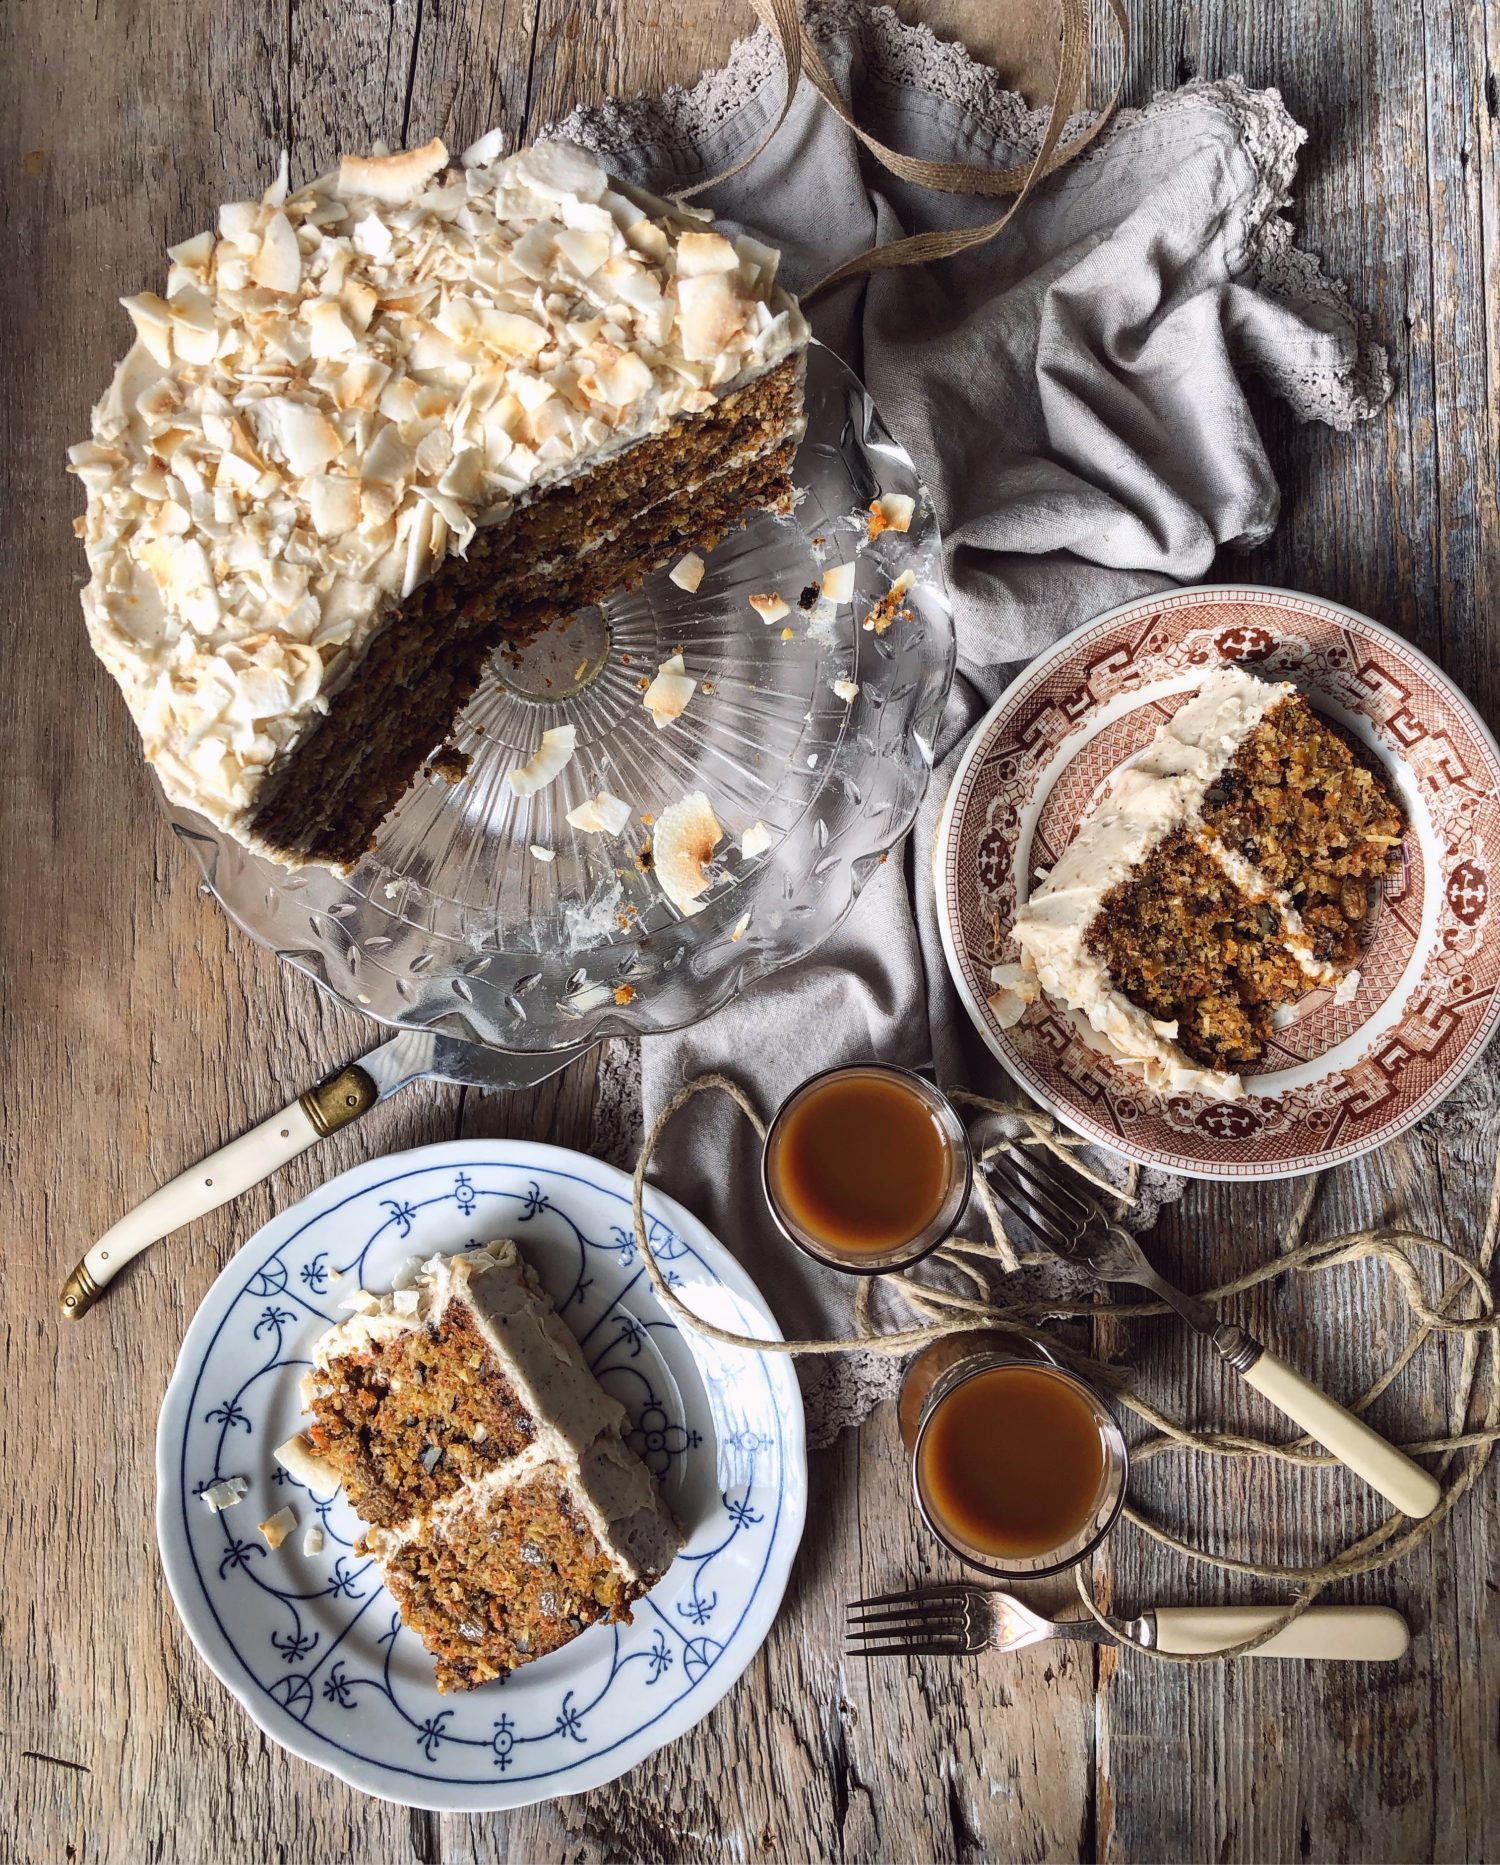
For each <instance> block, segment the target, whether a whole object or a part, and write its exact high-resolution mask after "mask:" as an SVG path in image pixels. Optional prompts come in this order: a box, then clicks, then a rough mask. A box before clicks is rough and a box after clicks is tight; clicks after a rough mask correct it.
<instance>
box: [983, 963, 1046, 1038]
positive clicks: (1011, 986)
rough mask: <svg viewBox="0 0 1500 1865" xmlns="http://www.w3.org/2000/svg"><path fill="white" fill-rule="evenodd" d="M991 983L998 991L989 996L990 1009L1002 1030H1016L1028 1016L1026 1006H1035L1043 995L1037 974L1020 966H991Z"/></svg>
mask: <svg viewBox="0 0 1500 1865" xmlns="http://www.w3.org/2000/svg"><path fill="white" fill-rule="evenodd" d="M990 983H991V984H993V985H995V986H996V987H997V989H995V990H994V991H992V992H991V994H990V996H989V999H988V1003H989V1007H990V1009H991V1011H992V1012H993V1013H994V1017H995V1021H996V1022H997V1023H998V1024H999V1025H1000V1027H1001V1029H1002V1030H1009V1029H1012V1028H1014V1026H1015V1025H1016V1024H1017V1023H1019V1022H1020V1021H1021V1018H1022V1017H1023V1016H1024V1015H1025V1014H1026V1006H1027V1005H1028V1004H1034V1003H1035V1002H1036V1001H1037V999H1038V998H1039V997H1040V996H1041V994H1042V986H1041V980H1040V979H1039V978H1038V977H1037V975H1036V973H1035V972H1032V971H1025V970H1023V969H1022V967H1021V966H1019V965H993V966H991V968H990Z"/></svg>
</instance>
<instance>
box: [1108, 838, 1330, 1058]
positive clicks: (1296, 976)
mask: <svg viewBox="0 0 1500 1865" xmlns="http://www.w3.org/2000/svg"><path fill="white" fill-rule="evenodd" d="M1088 943H1089V950H1090V951H1091V952H1093V953H1095V954H1097V956H1098V957H1099V958H1100V959H1101V960H1102V961H1103V963H1104V965H1105V966H1106V968H1107V969H1108V972H1109V975H1110V978H1111V979H1112V980H1113V982H1114V985H1115V988H1116V989H1117V990H1119V991H1121V992H1123V993H1124V995H1125V996H1126V997H1128V998H1129V999H1130V1001H1131V1002H1132V1003H1133V1004H1137V1005H1139V1006H1140V1007H1141V1008H1142V1009H1143V1010H1145V1011H1147V1012H1148V1013H1149V1014H1150V1015H1151V1016H1153V1017H1155V1018H1157V1019H1159V1020H1160V1021H1161V1022H1164V1023H1174V1024H1175V1025H1176V1036H1175V1039H1174V1040H1175V1041H1176V1044H1177V1046H1178V1048H1180V1049H1181V1050H1182V1052H1183V1054H1184V1055H1186V1056H1187V1057H1188V1058H1189V1059H1190V1060H1191V1061H1193V1062H1195V1063H1198V1064H1199V1065H1200V1066H1202V1067H1204V1068H1208V1069H1215V1070H1223V1071H1226V1072H1228V1071H1233V1070H1236V1069H1239V1068H1242V1067H1245V1066H1246V1065H1248V1064H1250V1063H1253V1062H1255V1061H1257V1060H1258V1059H1259V1057H1260V1054H1261V1050H1262V1047H1263V1045H1264V1043H1265V1039H1266V1038H1267V1037H1268V1036H1269V1035H1270V1033H1271V1015H1272V1012H1273V1011H1274V1010H1275V1009H1276V1007H1277V1006H1278V1005H1279V1004H1283V1003H1287V1002H1289V1001H1291V1000H1293V999H1295V998H1298V997H1300V996H1301V995H1302V993H1303V992H1304V991H1305V990H1306V989H1307V979H1306V976H1305V974H1304V972H1303V969H1302V967H1301V965H1300V964H1299V963H1298V962H1297V959H1296V957H1295V956H1294V955H1293V953H1292V952H1291V951H1290V950H1288V947H1287V945H1286V942H1285V939H1284V936H1283V930H1282V924H1281V916H1280V914H1279V912H1278V911H1277V909H1276V907H1275V905H1274V904H1273V903H1272V902H1270V901H1269V900H1267V899H1265V898H1261V899H1259V900H1256V899H1254V898H1252V897H1251V896H1250V895H1249V894H1247V893H1246V892H1245V891H1244V890H1243V889H1242V888H1241V887H1239V886H1238V885H1237V884H1236V883H1235V882H1234V881H1233V880H1231V878H1230V877H1229V875H1227V874H1226V873H1225V872H1224V869H1223V868H1222V867H1221V866H1220V864H1219V863H1218V862H1217V861H1216V860H1215V859H1214V857H1213V854H1212V852H1211V851H1210V850H1209V849H1207V848H1204V847H1203V846H1201V845H1200V843H1199V842H1198V840H1197V838H1196V837H1195V836H1194V835H1193V834H1192V833H1191V831H1189V830H1185V829H1178V830H1174V831H1173V833H1172V834H1171V835H1169V836H1167V837H1166V838H1165V839H1164V840H1163V841H1161V842H1159V843H1158V844H1157V846H1156V847H1155V848H1154V849H1153V850H1152V851H1151V853H1150V854H1149V855H1148V856H1147V857H1146V859H1145V861H1144V862H1143V863H1142V864H1141V867H1140V869H1139V870H1138V871H1137V872H1136V873H1134V874H1132V875H1131V876H1130V877H1129V879H1127V880H1124V881H1122V882H1121V883H1120V884H1119V886H1118V887H1114V888H1111V889H1110V891H1109V893H1107V894H1106V895H1105V897H1104V900H1103V903H1102V905H1101V907H1100V910H1099V912H1098V914H1097V915H1096V917H1095V919H1094V921H1093V923H1092V924H1091V926H1090V927H1089V934H1088Z"/></svg>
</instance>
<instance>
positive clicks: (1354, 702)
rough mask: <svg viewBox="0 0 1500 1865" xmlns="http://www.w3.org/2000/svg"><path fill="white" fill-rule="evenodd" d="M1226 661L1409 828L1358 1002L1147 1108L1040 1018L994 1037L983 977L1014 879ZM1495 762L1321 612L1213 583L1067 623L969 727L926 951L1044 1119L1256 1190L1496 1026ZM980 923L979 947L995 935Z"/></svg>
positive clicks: (1064, 1026) (1365, 1128) (1406, 1102)
mask: <svg viewBox="0 0 1500 1865" xmlns="http://www.w3.org/2000/svg"><path fill="white" fill-rule="evenodd" d="M1227 659H1233V660H1241V661H1246V662H1249V663H1251V664H1253V665H1256V666H1257V667H1263V668H1264V670H1265V671H1266V673H1267V676H1268V677H1271V678H1292V679H1294V680H1296V681H1297V683H1298V684H1299V685H1300V686H1301V687H1302V689H1303V690H1304V691H1305V692H1306V693H1307V694H1308V696H1309V698H1310V699H1311V700H1312V701H1313V702H1314V704H1315V705H1317V706H1318V707H1319V708H1320V709H1321V710H1323V711H1324V712H1325V713H1326V714H1328V715H1329V716H1331V717H1332V718H1334V719H1335V720H1336V721H1337V722H1339V723H1340V724H1341V725H1343V726H1344V727H1345V728H1346V729H1347V730H1349V731H1350V732H1352V733H1353V734H1354V735H1355V736H1357V737H1358V738H1359V739H1360V740H1362V742H1363V743H1364V744H1365V745H1366V746H1367V747H1368V748H1369V749H1370V750H1371V751H1372V752H1373V753H1374V754H1375V755H1376V756H1377V757H1378V758H1380V759H1381V760H1382V762H1383V764H1384V766H1385V768H1386V771H1387V774H1388V775H1389V777H1390V778H1391V780H1392V782H1393V784H1394V785H1395V787H1396V789H1397V790H1398V791H1399V793H1400V795H1401V797H1402V801H1403V803H1404V805H1405V807H1406V810H1407V813H1408V817H1409V819H1410V823H1411V832H1410V833H1409V835H1408V837H1407V848H1406V852H1405V859H1404V865H1403V871H1402V874H1401V875H1400V876H1399V877H1398V878H1397V879H1396V881H1394V882H1393V883H1392V886H1391V888H1390V889H1389V890H1388V892H1387V895H1386V897H1384V898H1383V899H1382V901H1381V903H1380V907H1379V909H1378V911H1377V914H1376V918H1375V926H1374V932H1373V935H1372V938H1371V942H1370V945H1369V948H1368V950H1367V952H1366V955H1365V962H1364V964H1363V965H1362V968H1361V969H1362V981H1361V986H1360V990H1359V993H1358V996H1357V997H1356V998H1355V1000H1354V1001H1353V1003H1352V1004H1351V1005H1348V1006H1344V1007H1338V1006H1335V1005H1334V1004H1333V1003H1332V1001H1331V999H1330V998H1329V997H1328V994H1327V993H1314V994H1312V997H1311V998H1310V999H1309V1000H1307V1003H1306V1004H1305V1005H1304V1006H1299V1007H1298V1011H1297V1015H1296V1019H1295V1021H1294V1023H1293V1025H1292V1026H1291V1027H1290V1028H1289V1029H1288V1030H1287V1031H1286V1032H1281V1033H1278V1041H1277V1051H1278V1053H1277V1055H1276V1057H1275V1066H1274V1067H1271V1068H1268V1069H1263V1070H1261V1071H1260V1072H1259V1073H1258V1074H1250V1075H1247V1078H1246V1094H1245V1097H1244V1099H1243V1100H1239V1101H1231V1102H1210V1101H1206V1100H1203V1099H1201V1098H1198V1097H1194V1096H1163V1095H1158V1094H1156V1093H1153V1092H1152V1091H1151V1090H1149V1089H1147V1088H1146V1087H1145V1086H1144V1085H1143V1084H1141V1083H1140V1082H1139V1081H1137V1080H1136V1079H1135V1078H1134V1077H1133V1076H1131V1075H1129V1074H1128V1073H1127V1072H1126V1071H1125V1070H1123V1069H1120V1068H1117V1067H1115V1066H1114V1065H1113V1064H1111V1063H1109V1062H1107V1061H1106V1060H1104V1058H1103V1057H1101V1056H1098V1055H1097V1054H1095V1053H1094V1052H1093V1051H1091V1050H1089V1049H1088V1048H1087V1046H1086V1045H1085V1044H1084V1043H1083V1042H1082V1041H1081V1039H1080V1038H1079V1037H1078V1035H1077V1034H1076V1032H1075V1031H1074V1030H1073V1029H1072V1027H1071V1026H1070V1024H1069V1023H1068V1021H1067V1019H1066V1017H1065V1016H1064V1015H1063V1014H1062V1013H1060V1012H1059V1011H1057V1010H1056V1009H1055V1008H1054V1007H1052V1006H1050V1005H1048V1004H1046V1003H1045V1002H1043V1003H1042V1004H1038V1005H1033V1006H1032V1007H1031V1008H1030V1009H1028V1010H1027V1012H1026V1014H1025V1016H1024V1017H1023V1018H1022V1019H1021V1021H1020V1023H1019V1024H1017V1025H1016V1026H1015V1027H1014V1028H1013V1029H1009V1030H1007V1029H1002V1028H1001V1027H1000V1025H999V1023H998V1022H997V1020H996V1018H995V1016H994V1014H993V1012H992V1011H991V1010H990V1009H989V1006H988V1004H987V1002H986V999H987V997H988V995H989V990H990V988H991V987H990V983H989V967H990V965H991V964H992V963H995V962H997V960H999V959H1003V958H1013V957H1014V956H1015V949H1014V946H1013V945H1010V944H1009V941H1008V927H1009V923H1010V918H1011V916H1012V915H1013V913H1014V908H1015V905H1016V903H1017V901H1018V899H1020V898H1022V897H1024V895H1023V890H1024V889H1025V888H1027V887H1029V884H1030V876H1031V873H1032V870H1033V868H1035V867H1037V866H1043V867H1044V866H1046V865H1049V864H1050V862H1051V861H1053V860H1055V859H1056V856H1057V854H1058V853H1059V852H1060V850H1061V848H1062V847H1064V846H1066V842H1067V840H1068V839H1069V836H1070V834H1071V833H1072V832H1073V831H1075V830H1076V827H1077V824H1078V821H1079V820H1080V818H1081V816H1082V814H1083V813H1084V812H1085V811H1086V809H1087V808H1088V806H1089V804H1090V803H1091V802H1092V800H1093V798H1094V797H1095V796H1097V794H1098V791H1099V789H1100V788H1101V787H1102V785H1103V783H1104V781H1105V780H1106V779H1107V777H1108V776H1109V775H1110V773H1111V772H1112V771H1113V770H1114V769H1116V768H1118V766H1119V764H1121V763H1123V762H1124V761H1125V760H1126V759H1127V758H1128V757H1130V756H1132V755H1134V753H1135V751H1136V750H1138V749H1139V748H1140V746H1141V745H1143V744H1144V743H1145V742H1147V741H1148V740H1149V738H1150V737H1151V735H1152V733H1153V732H1154V729H1155V726H1156V725H1157V724H1159V723H1160V722H1161V721H1162V720H1163V719H1165V718H1167V717H1169V716H1170V713H1171V711H1172V710H1173V709H1174V707H1175V705H1176V704H1178V703H1180V699H1181V696H1182V695H1184V694H1185V693H1187V692H1190V691H1192V690H1194V688H1195V687H1196V686H1197V685H1198V684H1199V683H1200V682H1201V679H1202V677H1203V675H1204V673H1206V672H1207V671H1208V669H1209V668H1210V667H1211V666H1213V665H1214V664H1216V662H1218V661H1223V660H1227ZM1497 849H1500V748H1497V746H1496V743H1495V739H1494V737H1493V735H1492V734H1491V732H1490V730H1489V728H1488V727H1487V726H1486V724H1485V722H1484V721H1483V719H1481V717H1480V716H1479V714H1478V712H1477V711H1476V710H1475V708H1474V706H1473V705H1472V704H1471V703H1470V701H1469V700H1468V699H1467V698H1465V696H1464V695H1463V694H1462V693H1461V692H1460V691H1459V690H1458V688H1457V687H1456V686H1455V685H1454V684H1453V682H1452V680H1451V679H1449V677H1448V675H1447V674H1446V673H1444V672H1443V670H1442V669H1441V668H1440V667H1438V666H1437V665H1436V664H1435V663H1434V662H1433V661H1432V660H1430V659H1429V658H1428V657H1427V655H1425V654H1423V653H1422V652H1421V650H1420V649H1419V648H1416V647H1413V646H1412V644H1411V643H1410V642H1408V641H1405V640H1403V639H1402V638H1401V637H1400V636H1399V635H1397V634H1395V633H1394V632H1393V631H1392V630H1391V629H1389V628H1387V627H1385V626H1383V625H1382V624H1381V623H1379V622H1376V621H1373V620H1372V619H1371V618H1370V617H1369V616H1366V615H1361V614H1360V613H1359V612H1358V611H1357V610H1354V609H1350V608H1346V607H1345V606H1344V605H1343V604H1342V603H1337V602H1330V601H1327V600H1325V599H1324V598H1322V597H1317V596H1307V595H1303V594H1301V593H1299V592H1298V591H1295V590H1288V589H1277V588H1271V587H1266V586H1260V585H1254V586H1252V585H1238V584H1212V585H1204V586H1202V587H1198V588H1194V589H1185V590H1174V591H1166V592H1161V593H1158V594H1157V595H1154V596H1146V597H1141V598H1139V599H1138V600H1136V601H1133V602H1128V603H1124V604H1122V605H1121V606H1120V607H1119V608H1116V609H1111V610H1108V611H1107V612H1106V613H1104V614H1102V615H1099V616H1096V617H1095V618H1094V619H1093V620H1092V621H1089V622H1085V623H1084V624H1083V626H1082V627H1080V628H1077V629H1075V630H1074V631H1073V632H1072V633H1071V634H1069V635H1066V636H1064V637H1063V639H1062V640H1061V641H1059V642H1058V643H1057V644H1056V646H1055V647H1053V648H1051V649H1049V650H1048V652H1047V653H1045V654H1043V655H1040V656H1039V657H1038V658H1037V659H1036V660H1034V661H1032V662H1031V663H1030V664H1029V665H1028V666H1027V667H1026V668H1025V670H1024V671H1023V672H1022V673H1021V674H1020V675H1019V676H1018V677H1017V679H1016V680H1014V681H1013V682H1012V683H1011V685H1010V686H1009V687H1008V688H1007V689H1006V691H1005V692H1004V693H1002V694H1001V696H1000V698H999V699H998V700H997V701H996V703H995V704H994V706H992V707H991V709H990V711H989V712H988V713H987V714H986V716H985V717H984V719H982V720H981V721H980V723H979V725H978V726H977V727H976V728H975V730H974V733H973V735H972V737H971V738H970V741H969V745H968V748H967V750H966V751H965V753H964V756H963V758H962V760H961V762H960V764H959V767H958V770H957V772H956V773H955V775H954V778H953V782H952V785H951V787H950V789H949V792H948V796H947V798H946V800H945V802H944V805H943V810H942V816H941V820H940V823H939V827H938V835H937V842H936V847H935V862H934V878H935V883H936V890H937V907H938V922H939V926H940V928H941V931H942V938H943V949H944V953H945V955H946V957H947V960H948V968H949V970H950V972H951V973H952V976H953V979H954V982H955V984H956V985H957V987H958V992H959V995H960V997H961V998H962V1000H963V1004H964V1008H965V1010H966V1011H967V1012H968V1014H969V1016H970V1018H971V1019H972V1021H973V1023H974V1025H975V1027H976V1028H977V1029H978V1031H979V1033H980V1035H981V1036H982V1037H983V1038H984V1040H985V1042H986V1043H987V1044H988V1046H989V1048H990V1049H991V1050H992V1051H993V1052H994V1054H995V1056H996V1057H997V1058H998V1059H999V1061H1000V1062H1001V1063H1002V1064H1003V1065H1004V1067H1005V1068H1006V1069H1007V1070H1008V1071H1009V1072H1010V1073H1011V1074H1012V1075H1013V1076H1014V1077H1015V1078H1016V1080H1017V1081H1018V1082H1020V1083H1021V1085H1022V1086H1023V1087H1024V1088H1025V1089H1026V1090H1027V1091H1028V1092H1029V1093H1030V1094H1031V1095H1032V1096H1033V1097H1034V1098H1035V1099H1036V1100H1037V1101H1038V1102H1039V1103H1040V1104H1041V1105H1042V1106H1044V1107H1045V1108H1047V1109H1048V1110H1049V1111H1050V1112H1052V1113H1053V1114H1055V1115H1056V1116H1057V1117H1058V1118H1059V1119H1060V1120H1062V1121H1063V1122H1064V1123H1065V1124H1066V1125H1067V1126H1069V1127H1071V1128H1072V1129H1073V1130H1074V1131H1075V1132H1078V1133H1080V1134H1082V1135H1084V1136H1085V1137H1086V1138H1088V1139H1091V1140H1096V1141H1098V1142H1100V1143H1101V1144H1103V1145H1106V1146H1111V1147H1113V1148H1114V1149H1115V1150H1116V1151H1117V1152H1121V1153H1123V1154H1125V1155H1126V1156H1127V1157H1128V1158H1131V1159H1135V1160H1137V1161H1139V1162H1140V1163H1141V1164H1143V1165H1150V1166H1157V1167H1161V1168H1164V1169H1165V1170H1167V1171H1171V1172H1180V1173H1183V1174H1185V1175H1187V1176H1190V1177H1194V1178H1210V1179H1267V1178H1289V1177H1295V1176H1297V1175H1298V1174H1301V1173H1305V1172H1311V1171H1315V1170H1318V1169H1319V1168H1322V1167H1326V1166H1330V1165H1335V1164H1337V1163H1339V1162H1340V1161H1342V1160H1347V1159H1353V1158H1355V1157H1357V1156H1358V1155H1359V1154H1361V1153H1365V1152H1368V1151H1370V1150H1371V1149H1372V1148H1373V1147H1376V1146H1380V1145H1383V1144H1384V1143H1385V1142H1386V1141H1388V1140H1391V1139H1393V1138H1394V1137H1395V1136H1396V1135H1397V1134H1399V1133H1402V1132H1404V1131H1405V1130H1406V1129H1407V1128H1408V1127H1410V1126H1411V1125H1412V1124H1413V1123H1414V1122H1415V1121H1417V1120H1420V1119H1421V1118H1422V1116H1423V1115H1424V1114H1426V1113H1428V1112H1430V1111H1431V1109H1432V1108H1433V1107H1435V1106H1436V1105H1437V1104H1438V1102H1439V1101H1441V1100H1443V1099H1444V1098H1445V1097H1446V1096H1447V1095H1449V1094H1450V1093H1452V1091H1453V1089H1454V1088H1455V1087H1456V1086H1457V1084H1458V1082H1459V1081H1460V1080H1461V1078H1462V1077H1463V1076H1464V1074H1466V1073H1467V1071H1468V1070H1469V1069H1470V1068H1471V1067H1472V1066H1473V1065H1474V1063H1475V1062H1476V1061H1477V1060H1478V1058H1479V1056H1480V1054H1481V1053H1482V1051H1483V1049H1484V1047H1485V1045H1486V1044H1487V1043H1488V1041H1489V1040H1490V1038H1491V1036H1492V1035H1493V1034H1494V1031H1495V1028H1496V1025H1497V1023H1500V923H1497V917H1496V914H1495V913H1494V912H1493V911H1492V905H1491V890H1490V886H1489V872H1490V868H1491V865H1492V862H1493V860H1494V858H1495V851H1496V850H1497ZM997 925H998V926H999V927H1000V928H1002V929H1003V930H1002V933H1001V944H1000V947H999V949H998V950H997V949H996V945H995V927H996V926H997Z"/></svg>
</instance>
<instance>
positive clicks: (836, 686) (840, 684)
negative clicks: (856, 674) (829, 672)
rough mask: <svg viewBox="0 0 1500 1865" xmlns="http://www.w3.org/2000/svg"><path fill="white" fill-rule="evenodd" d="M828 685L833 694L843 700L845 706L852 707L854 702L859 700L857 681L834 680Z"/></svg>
mask: <svg viewBox="0 0 1500 1865" xmlns="http://www.w3.org/2000/svg"><path fill="white" fill-rule="evenodd" d="M830 684H831V685H832V687H833V690H834V692H835V693H837V694H838V696H839V698H840V699H841V700H843V702H844V704H845V705H846V706H852V705H853V704H854V702H855V700H857V699H858V698H859V682H858V681H857V680H834V681H832V682H830Z"/></svg>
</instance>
